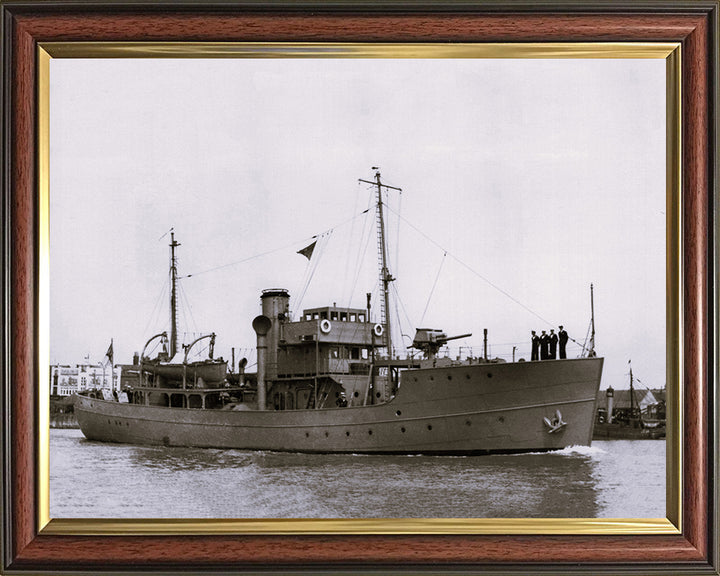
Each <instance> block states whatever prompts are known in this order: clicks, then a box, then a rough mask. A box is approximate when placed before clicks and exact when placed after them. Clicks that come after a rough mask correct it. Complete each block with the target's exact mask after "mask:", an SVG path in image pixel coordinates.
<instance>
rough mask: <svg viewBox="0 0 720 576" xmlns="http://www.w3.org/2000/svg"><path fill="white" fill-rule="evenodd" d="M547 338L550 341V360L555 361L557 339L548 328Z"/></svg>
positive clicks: (551, 329)
mask: <svg viewBox="0 0 720 576" xmlns="http://www.w3.org/2000/svg"><path fill="white" fill-rule="evenodd" d="M548 338H549V339H550V358H551V359H552V360H555V358H557V343H558V337H557V334H555V330H554V329H553V328H550V336H549V337H548Z"/></svg>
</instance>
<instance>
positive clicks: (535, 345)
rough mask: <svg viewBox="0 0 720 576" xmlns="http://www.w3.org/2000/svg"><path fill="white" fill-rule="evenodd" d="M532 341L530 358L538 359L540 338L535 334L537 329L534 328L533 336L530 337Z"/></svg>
mask: <svg viewBox="0 0 720 576" xmlns="http://www.w3.org/2000/svg"><path fill="white" fill-rule="evenodd" d="M530 342H531V343H532V353H531V354H530V360H537V359H538V351H539V350H540V338H539V337H538V335H537V334H535V330H532V337H531V338H530Z"/></svg>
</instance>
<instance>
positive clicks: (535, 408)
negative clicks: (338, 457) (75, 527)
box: [75, 358, 603, 454]
mask: <svg viewBox="0 0 720 576" xmlns="http://www.w3.org/2000/svg"><path fill="white" fill-rule="evenodd" d="M602 364H603V360H602V358H583V359H574V360H555V361H542V362H517V363H506V364H474V365H456V366H449V367H438V368H430V369H417V370H408V371H405V372H403V373H402V378H401V383H400V386H399V388H398V390H397V393H396V395H395V397H394V398H392V400H390V401H389V402H386V403H383V404H378V405H370V406H356V407H348V408H333V409H318V410H287V411H256V410H245V411H234V410H201V409H185V408H169V407H158V406H144V405H136V404H127V403H118V402H112V401H104V400H98V399H93V398H88V397H84V396H77V397H76V404H75V413H76V415H77V419H78V422H79V424H80V428H81V430H82V432H83V434H84V435H85V436H86V437H87V438H88V439H90V440H98V441H104V442H120V443H131V444H160V445H168V446H194V447H212V448H232V449H247V450H271V451H291V452H318V453H377V454H387V453H401V454H415V453H418V454H419V453H422V454H482V453H495V452H527V451H545V450H557V449H561V448H564V447H567V446H573V445H590V443H591V441H592V432H593V419H594V413H595V398H596V394H597V390H598V388H599V386H600V377H601V374H602ZM557 411H559V412H560V413H561V415H562V421H563V422H564V423H565V424H564V425H561V426H559V427H557V429H554V430H553V426H551V425H549V421H552V420H553V418H555V417H556V413H557Z"/></svg>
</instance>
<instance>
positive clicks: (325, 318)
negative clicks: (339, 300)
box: [320, 312, 327, 320]
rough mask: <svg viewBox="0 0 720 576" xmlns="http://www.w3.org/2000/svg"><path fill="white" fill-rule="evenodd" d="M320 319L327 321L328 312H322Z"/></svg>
mask: <svg viewBox="0 0 720 576" xmlns="http://www.w3.org/2000/svg"><path fill="white" fill-rule="evenodd" d="M320 318H321V319H322V320H327V312H320Z"/></svg>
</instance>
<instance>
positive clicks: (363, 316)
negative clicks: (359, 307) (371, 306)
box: [358, 314, 365, 322]
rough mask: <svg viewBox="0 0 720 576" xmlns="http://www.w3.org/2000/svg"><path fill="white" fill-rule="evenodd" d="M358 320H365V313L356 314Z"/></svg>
mask: <svg viewBox="0 0 720 576" xmlns="http://www.w3.org/2000/svg"><path fill="white" fill-rule="evenodd" d="M358 322H365V314H358Z"/></svg>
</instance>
